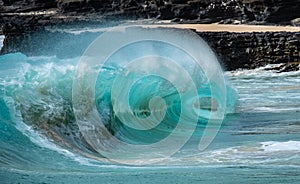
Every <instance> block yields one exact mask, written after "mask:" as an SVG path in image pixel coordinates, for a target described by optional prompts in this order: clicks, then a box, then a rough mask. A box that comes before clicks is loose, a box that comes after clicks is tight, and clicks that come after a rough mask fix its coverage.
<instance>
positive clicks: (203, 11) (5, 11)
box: [0, 0, 300, 25]
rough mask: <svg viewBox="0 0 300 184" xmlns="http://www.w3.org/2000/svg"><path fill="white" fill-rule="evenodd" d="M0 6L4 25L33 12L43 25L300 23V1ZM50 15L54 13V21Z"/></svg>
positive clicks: (124, 0) (64, 1)
mask: <svg viewBox="0 0 300 184" xmlns="http://www.w3.org/2000/svg"><path fill="white" fill-rule="evenodd" d="M1 1H2V2H1ZM0 4H2V5H1V7H0V12H1V17H2V20H0V23H2V24H5V23H7V22H14V21H16V20H14V19H15V17H14V16H12V15H13V14H15V15H16V13H23V16H29V14H28V13H29V12H31V13H35V15H37V14H38V15H39V16H38V17H39V18H38V19H39V20H40V23H43V22H45V20H46V22H53V23H55V21H56V20H57V19H59V18H62V16H65V17H68V19H69V21H70V20H72V19H76V18H78V16H80V17H81V18H82V17H85V18H86V17H89V16H93V17H94V18H95V17H99V16H103V15H119V16H120V15H121V16H129V17H131V18H133V17H135V18H157V19H173V21H181V22H197V23H212V22H221V23H254V24H293V25H299V22H300V20H299V19H297V18H300V0H47V1H45V0H0ZM37 12H38V13H37ZM47 12H48V13H49V12H51V16H50V18H49V14H47ZM19 15H20V14H19ZM17 17H18V16H17Z"/></svg>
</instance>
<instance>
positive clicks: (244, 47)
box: [0, 0, 300, 71]
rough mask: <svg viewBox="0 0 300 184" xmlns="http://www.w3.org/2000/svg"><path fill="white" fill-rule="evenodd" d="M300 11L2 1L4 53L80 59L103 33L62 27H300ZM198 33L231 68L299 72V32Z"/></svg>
mask: <svg viewBox="0 0 300 184" xmlns="http://www.w3.org/2000/svg"><path fill="white" fill-rule="evenodd" d="M299 9H300V1H299V0H288V1H283V0H272V1H265V0H223V1H221V0H217V1H212V0H192V1H187V0H151V1H147V0H146V1H144V0H143V1H142V0H125V1H124V0H123V1H119V0H48V1H43V0H0V24H1V32H2V34H4V35H5V40H4V45H3V48H2V50H1V54H6V53H12V52H22V53H24V54H26V55H29V56H37V55H56V56H57V57H77V56H79V55H80V54H82V52H83V51H84V49H85V48H86V47H87V46H88V45H89V44H90V43H91V42H92V41H93V39H95V38H96V37H97V36H98V35H99V33H92V32H83V33H81V34H73V33H66V32H61V31H57V30H58V29H59V28H61V29H65V28H76V27H78V26H79V27H81V28H83V27H88V26H95V27H97V26H98V25H105V26H113V25H117V24H119V23H120V22H122V20H137V19H144V18H151V19H152V20H154V19H155V20H164V19H169V20H171V22H177V23H197V24H203V23H214V22H218V23H219V24H244V23H246V24H263V25H265V24H267V25H270V24H271V25H294V26H297V25H299V22H300V19H299V17H300V11H298V10H299ZM116 20H118V21H116ZM198 34H199V35H200V36H201V37H202V38H203V39H204V40H206V41H207V42H208V44H209V45H210V46H211V47H212V48H213V50H215V52H216V53H217V54H218V56H219V58H220V61H221V62H222V63H223V65H224V68H225V69H226V70H236V69H252V68H256V67H260V66H265V65H266V64H280V63H282V66H281V67H279V68H276V69H277V70H278V71H294V70H299V62H300V32H288V31H286V32H283V31H278V32H263V31H262V32H239V33H237V32H219V31H218V32H215V31H202V32H198ZM75 45H76V46H75ZM78 45H79V46H78Z"/></svg>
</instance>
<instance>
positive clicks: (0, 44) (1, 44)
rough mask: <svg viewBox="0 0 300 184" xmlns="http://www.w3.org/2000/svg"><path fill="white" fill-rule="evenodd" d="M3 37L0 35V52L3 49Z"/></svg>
mask: <svg viewBox="0 0 300 184" xmlns="http://www.w3.org/2000/svg"><path fill="white" fill-rule="evenodd" d="M3 41H4V35H0V50H1V49H2V47H3Z"/></svg>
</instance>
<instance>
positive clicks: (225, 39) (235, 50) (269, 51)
mask: <svg viewBox="0 0 300 184" xmlns="http://www.w3.org/2000/svg"><path fill="white" fill-rule="evenodd" d="M99 34H100V33H99V32H98V33H97V32H83V33H80V34H73V33H65V32H61V31H53V30H51V29H50V30H46V29H44V30H40V31H35V32H30V33H26V34H15V33H13V34H12V33H11V32H7V33H6V38H5V40H4V46H3V48H2V50H1V53H2V54H4V53H10V52H22V53H25V54H26V55H29V56H39V55H56V56H57V57H78V56H80V55H81V54H82V53H83V52H84V50H85V49H86V48H87V46H88V45H89V44H90V43H91V42H92V41H93V40H94V39H95V38H96V37H98V36H99ZM198 34H199V35H200V36H201V37H202V38H203V39H204V40H206V41H207V42H208V44H209V45H210V46H211V47H212V49H213V50H214V51H215V53H217V55H218V57H219V59H220V61H221V63H223V65H224V68H225V69H226V70H235V69H239V68H244V69H251V68H256V67H260V66H265V65H267V64H280V63H282V66H281V67H280V68H278V70H280V71H291V70H298V69H299V67H298V66H299V62H300V32H256V33H255V32H254V33H251V32H250V33H246V32H245V33H233V32H198Z"/></svg>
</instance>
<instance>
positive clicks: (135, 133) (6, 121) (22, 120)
mask: <svg viewBox="0 0 300 184" xmlns="http://www.w3.org/2000/svg"><path fill="white" fill-rule="evenodd" d="M0 60H1V61H0V62H1V72H0V75H1V76H0V77H1V81H0V82H1V83H0V90H1V94H0V95H1V125H2V126H3V127H5V128H10V129H15V128H17V129H18V130H15V131H16V132H18V131H21V133H23V134H24V133H25V137H26V139H28V138H29V139H32V136H33V134H35V133H38V134H39V135H41V136H42V137H44V138H46V139H48V140H50V142H52V143H53V144H54V145H55V147H56V148H57V146H58V147H61V148H64V149H66V150H68V151H70V153H72V152H74V153H77V154H78V153H79V154H81V155H83V156H85V157H89V158H96V159H99V154H98V153H97V151H96V150H94V149H93V148H92V147H91V146H90V145H89V143H87V142H86V140H85V139H84V138H83V136H82V134H81V132H80V131H79V128H78V125H77V124H76V121H75V117H74V112H73V109H72V84H73V79H74V75H75V72H76V65H77V64H78V61H79V58H75V59H64V60H60V59H57V58H56V57H26V56H25V55H23V54H20V53H15V54H8V55H4V56H1V59H0ZM120 71H122V68H121V67H118V66H116V65H113V64H112V65H108V66H105V67H103V72H102V73H101V74H100V75H99V76H98V78H97V82H96V86H95V88H96V89H98V90H96V95H95V102H96V106H97V110H98V113H99V115H100V116H102V117H103V119H104V120H105V122H104V123H105V125H106V128H107V129H108V130H109V131H110V132H111V134H112V135H114V136H115V137H117V138H118V139H120V140H122V141H125V142H128V143H131V144H146V145H147V144H151V143H153V142H156V141H158V140H160V139H162V138H164V137H166V136H168V135H169V134H170V132H171V131H172V130H173V129H174V127H175V126H176V123H177V121H178V117H179V114H180V108H181V106H180V103H178V101H180V98H179V95H178V93H176V89H175V88H174V87H173V86H172V85H171V84H170V83H168V81H165V80H164V79H162V78H160V77H157V76H149V77H146V78H142V79H141V80H139V81H138V82H137V83H136V84H135V85H134V86H133V87H132V89H131V91H130V94H129V103H130V106H131V108H132V109H133V110H132V111H133V113H134V114H135V115H136V116H138V117H142V118H143V117H147V116H149V111H148V110H147V108H148V107H149V106H148V103H149V98H151V97H153V96H161V97H162V98H164V99H165V102H166V105H167V111H166V114H167V115H166V118H165V119H164V120H163V122H162V123H161V124H160V125H158V126H156V127H155V128H153V129H151V130H150V131H148V132H147V131H143V130H141V131H139V130H135V129H132V128H130V127H128V126H125V125H123V124H122V121H120V119H119V118H118V117H117V116H116V115H115V114H114V110H113V108H114V107H113V104H112V101H111V97H110V90H111V86H112V84H113V82H114V81H115V80H114V79H115V78H116V76H117V74H118V73H120ZM132 75H133V76H129V77H136V76H134V75H135V74H132ZM137 75H138V74H137ZM174 77H178V78H180V76H174ZM197 77H199V79H200V80H199V81H200V82H201V85H202V86H203V87H202V88H201V89H200V90H201V91H200V92H201V95H203V96H204V97H203V99H200V100H201V105H202V106H200V107H197V108H200V109H203V110H204V111H205V112H206V111H207V112H210V111H214V110H215V109H216V108H218V104H217V100H211V99H210V88H209V87H208V86H207V85H206V84H205V80H206V79H205V77H203V76H201V75H199V76H197ZM178 80H180V79H178ZM227 89H228V92H229V93H228V95H229V96H228V98H230V99H232V100H236V98H237V96H236V92H235V90H233V88H231V87H230V86H227ZM119 90H120V91H122V89H119ZM200 92H199V93H200ZM231 102H232V101H231ZM233 105H234V104H233V103H229V104H228V106H230V108H228V109H234V107H233ZM123 118H126V117H123ZM186 118H188V117H186ZM186 123H187V125H186V126H189V125H188V119H187V120H186ZM206 123H207V117H206V116H203V117H200V118H199V121H198V126H199V127H202V128H200V129H204V128H205V126H206ZM29 130H30V131H32V132H31V133H28V132H30V131H29ZM16 132H14V133H12V132H9V131H8V132H5V133H4V134H2V138H3V139H2V140H1V141H2V144H1V146H4V147H5V146H7V144H9V143H7V142H5V140H4V139H5V135H7V134H8V133H9V134H10V133H12V134H15V133H16ZM26 132H27V133H26ZM34 132H35V133H34ZM18 134H20V132H18ZM200 134H201V133H200ZM198 135H199V134H198ZM7 136H8V135H7ZM12 136H13V138H16V139H18V137H15V136H16V135H12ZM20 136H21V137H22V136H23V135H21V134H20ZM27 136H29V137H27ZM36 136H38V135H36ZM19 138H20V137H19ZM12 140H14V139H12ZM35 142H36V141H35ZM14 144H15V146H13V147H11V149H16V148H17V147H18V146H17V145H16V144H18V141H16V142H15V143H14ZM39 144H40V143H39ZM49 144H50V143H49ZM24 146H25V145H24ZM52 149H53V147H52ZM3 150H6V151H7V148H5V149H3ZM17 152H19V151H17ZM24 159H25V158H24ZM100 160H101V159H100ZM5 164H10V163H4V165H5Z"/></svg>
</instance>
